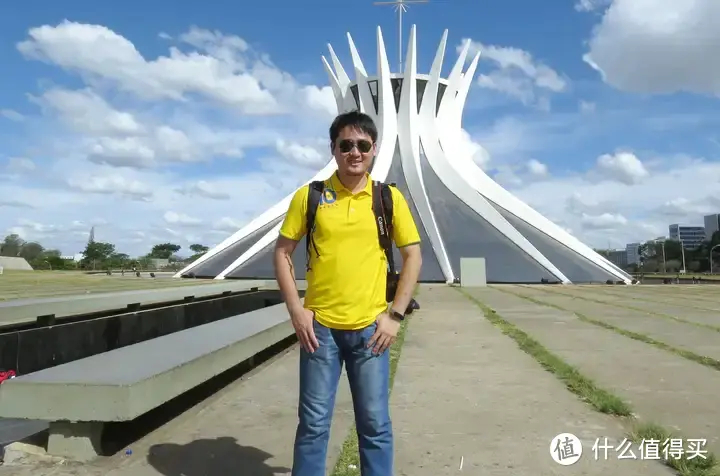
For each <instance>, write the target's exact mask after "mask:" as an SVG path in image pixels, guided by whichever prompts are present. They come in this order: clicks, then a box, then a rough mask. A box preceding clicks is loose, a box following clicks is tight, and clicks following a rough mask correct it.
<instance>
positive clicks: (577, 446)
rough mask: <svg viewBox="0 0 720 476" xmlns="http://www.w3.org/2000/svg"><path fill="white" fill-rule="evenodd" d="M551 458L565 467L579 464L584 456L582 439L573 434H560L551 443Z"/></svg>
mask: <svg viewBox="0 0 720 476" xmlns="http://www.w3.org/2000/svg"><path fill="white" fill-rule="evenodd" d="M550 456H552V459H553V461H555V462H556V463H557V464H561V465H563V466H570V465H571V464H575V463H577V462H578V460H579V459H580V457H581V456H582V443H581V442H580V438H578V437H577V436H575V435H573V434H572V433H560V434H559V435H557V436H556V437H555V438H553V439H552V440H551V441H550Z"/></svg>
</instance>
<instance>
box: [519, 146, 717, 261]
mask: <svg viewBox="0 0 720 476" xmlns="http://www.w3.org/2000/svg"><path fill="white" fill-rule="evenodd" d="M646 162H647V160H646ZM656 162H657V163H656V166H655V167H654V168H653V170H652V173H650V174H648V175H647V176H645V177H644V178H643V179H642V180H640V181H636V182H633V183H631V184H627V183H625V182H622V181H618V180H612V181H598V180H595V177H596V175H599V174H600V172H599V171H598V168H599V167H600V166H599V165H596V166H595V168H594V169H593V170H590V171H585V172H578V173H573V174H569V175H564V176H555V177H548V178H546V179H544V180H541V181H533V182H523V183H522V184H520V185H517V186H512V187H510V191H511V192H512V193H514V194H515V195H516V196H518V198H520V199H521V200H523V201H525V202H526V203H528V204H529V205H530V206H532V207H533V208H535V209H536V210H538V211H539V212H540V213H542V214H544V215H545V216H546V217H548V218H549V219H551V220H552V221H554V222H555V223H557V224H558V225H560V226H563V227H565V228H571V229H573V230H574V231H575V235H576V236H577V237H578V238H579V239H580V240H582V241H584V242H585V243H588V244H589V245H591V246H596V247H603V248H605V247H607V245H608V240H610V241H611V242H612V245H613V246H624V244H625V243H632V242H636V241H643V240H647V239H649V238H651V237H655V236H660V235H664V234H667V227H668V224H669V223H672V222H673V221H676V220H678V219H681V221H683V222H689V223H699V224H701V223H702V216H703V214H705V213H707V212H708V211H710V210H711V209H712V210H714V211H715V212H717V211H720V186H719V185H720V163H718V162H709V161H706V160H701V159H692V160H689V159H688V160H678V158H676V157H665V158H662V159H656ZM672 208H674V209H672ZM673 213H674V214H675V215H673Z"/></svg>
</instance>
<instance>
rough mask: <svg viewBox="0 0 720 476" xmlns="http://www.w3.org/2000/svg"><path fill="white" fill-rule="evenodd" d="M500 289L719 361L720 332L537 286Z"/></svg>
mask: <svg viewBox="0 0 720 476" xmlns="http://www.w3.org/2000/svg"><path fill="white" fill-rule="evenodd" d="M499 289H506V290H508V291H511V292H513V293H517V294H520V295H523V296H528V297H531V298H532V299H535V300H538V301H541V302H546V303H548V304H553V305H555V306H559V307H561V308H563V309H566V310H568V311H573V312H580V313H582V314H584V315H585V316H587V317H589V318H591V319H595V320H598V321H602V322H606V323H608V324H611V325H613V326H615V327H619V328H620V329H625V330H629V331H632V332H637V333H638V334H643V335H646V336H648V337H651V338H653V339H655V340H658V341H660V342H664V343H666V344H669V345H671V346H673V347H676V348H679V349H684V350H689V351H690V352H694V353H696V354H698V355H702V356H706V357H711V358H713V359H717V360H720V332H714V331H712V330H708V329H707V328H703V327H700V326H696V325H693V324H688V323H684V322H678V321H674V320H672V319H668V318H666V317H661V316H657V315H652V314H648V313H646V312H641V311H633V310H631V309H627V308H622V307H618V306H609V305H607V304H600V303H597V302H594V301H588V300H585V299H582V298H576V297H573V296H568V295H567V294H566V293H565V292H563V293H560V292H554V291H546V290H544V289H546V288H541V287H538V286H536V287H532V288H530V287H524V286H512V287H505V286H503V287H501V288H499ZM636 305H637V304H636ZM694 312H695V311H694V310H692V309H689V310H687V313H686V314H685V316H689V315H692V314H693V313H694ZM718 377H720V374H718V376H717V377H716V378H718Z"/></svg>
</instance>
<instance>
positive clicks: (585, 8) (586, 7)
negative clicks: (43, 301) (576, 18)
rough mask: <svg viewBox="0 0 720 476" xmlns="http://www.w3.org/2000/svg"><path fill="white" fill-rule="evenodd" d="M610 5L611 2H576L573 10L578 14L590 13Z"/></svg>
mask: <svg viewBox="0 0 720 476" xmlns="http://www.w3.org/2000/svg"><path fill="white" fill-rule="evenodd" d="M611 3H612V0H578V1H577V3H575V10H577V11H579V12H592V11H595V10H600V9H602V8H606V7H607V6H608V5H610V4H611Z"/></svg>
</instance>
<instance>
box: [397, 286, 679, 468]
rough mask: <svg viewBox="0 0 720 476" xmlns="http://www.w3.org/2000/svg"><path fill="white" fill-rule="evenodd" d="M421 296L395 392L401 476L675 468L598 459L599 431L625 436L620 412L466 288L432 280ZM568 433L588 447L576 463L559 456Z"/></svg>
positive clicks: (651, 463) (618, 437)
mask: <svg viewBox="0 0 720 476" xmlns="http://www.w3.org/2000/svg"><path fill="white" fill-rule="evenodd" d="M491 292H493V293H498V291H491ZM481 294H483V293H481ZM418 301H419V302H420V303H421V304H422V305H423V308H422V312H421V313H419V314H418V315H417V316H414V317H412V321H411V323H410V325H409V327H408V335H407V337H406V340H405V345H404V347H403V351H402V356H401V358H400V366H399V369H398V372H397V375H396V380H395V388H394V390H393V395H392V415H393V422H394V426H395V429H396V434H397V437H396V438H397V443H396V445H397V450H396V469H397V471H396V475H397V476H439V475H445V474H471V475H483V476H536V475H539V474H542V475H560V474H584V475H588V476H589V475H607V474H623V475H624V476H633V475H662V474H672V472H670V471H669V470H668V469H667V468H665V467H664V466H661V465H660V464H659V463H657V462H652V461H640V460H636V461H629V460H618V459H612V458H611V457H609V458H608V459H607V460H603V459H602V457H601V458H600V460H598V461H595V460H594V459H593V455H592V450H591V447H592V445H593V443H594V441H595V439H596V438H602V437H608V438H609V439H613V438H614V439H615V444H617V443H619V442H620V441H622V438H623V437H624V434H625V431H624V430H623V429H622V428H621V427H620V426H619V423H618V421H617V420H616V419H614V418H612V417H609V416H607V415H602V414H599V413H597V412H595V411H593V410H592V409H591V408H590V407H589V406H588V405H586V404H584V403H582V402H581V401H580V400H579V399H578V398H577V397H575V396H574V395H573V394H571V393H570V392H569V391H567V390H566V389H565V387H564V385H563V384H562V383H561V382H560V381H558V380H557V379H556V378H555V377H554V376H553V375H552V374H550V373H548V372H546V371H545V370H543V369H542V368H541V367H540V365H539V364H538V363H537V362H536V361H535V360H534V359H533V358H532V357H530V356H528V355H527V354H525V353H523V352H522V351H521V350H519V349H518V348H517V346H516V345H515V343H514V341H513V340H512V339H510V338H509V337H507V336H505V335H503V334H502V333H501V332H500V331H499V330H498V329H497V328H495V327H494V326H493V325H491V324H490V323H489V322H488V321H487V320H486V319H485V318H484V317H483V315H482V313H481V311H480V309H479V308H478V307H477V306H476V305H475V304H473V303H472V302H471V301H470V300H468V299H466V298H464V297H463V296H462V295H461V294H460V293H459V292H458V291H457V290H454V289H452V288H448V287H446V286H437V287H430V288H427V287H423V288H421V292H420V295H419V297H418ZM537 312H538V310H537V309H534V310H533V311H532V313H535V314H537ZM542 312H544V310H543V311H542ZM545 322H547V321H545ZM563 432H572V433H574V434H576V435H577V436H578V437H580V438H581V439H582V440H583V443H584V447H585V448H584V453H583V454H584V456H583V458H582V459H581V460H580V461H579V462H578V463H576V464H575V465H574V466H573V467H571V468H566V467H563V466H560V465H558V464H556V463H555V462H554V461H553V460H552V459H551V457H550V452H549V448H550V442H551V440H552V438H553V437H554V436H556V435H557V434H559V433H563ZM611 456H612V455H611ZM461 463H462V471H460V465H461Z"/></svg>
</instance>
